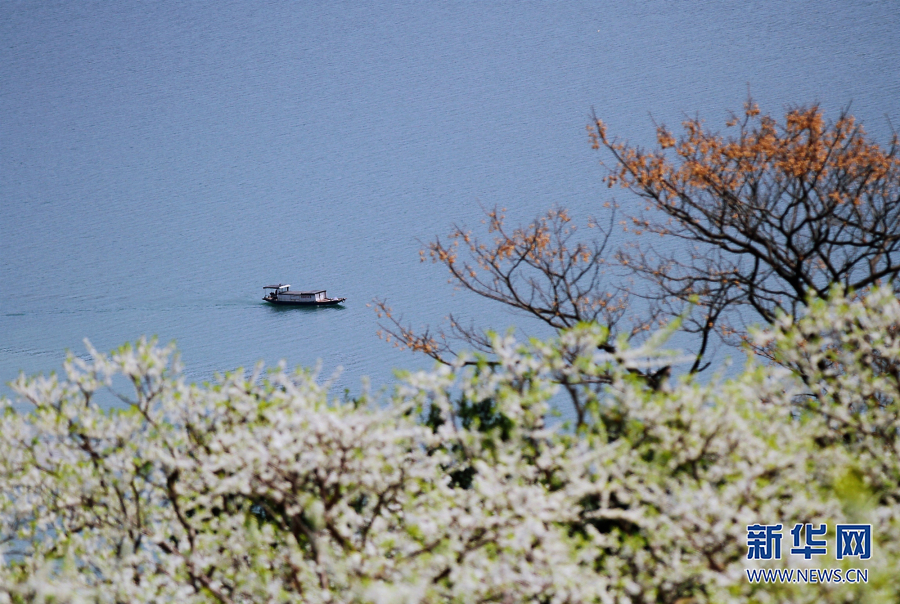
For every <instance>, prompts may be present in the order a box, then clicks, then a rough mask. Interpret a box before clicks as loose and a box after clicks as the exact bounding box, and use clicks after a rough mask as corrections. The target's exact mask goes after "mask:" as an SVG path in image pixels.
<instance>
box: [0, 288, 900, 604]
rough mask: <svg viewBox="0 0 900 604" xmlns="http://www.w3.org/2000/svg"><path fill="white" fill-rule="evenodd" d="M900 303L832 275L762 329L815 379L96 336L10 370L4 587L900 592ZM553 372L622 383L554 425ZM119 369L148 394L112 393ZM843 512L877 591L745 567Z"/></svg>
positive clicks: (537, 350)
mask: <svg viewBox="0 0 900 604" xmlns="http://www.w3.org/2000/svg"><path fill="white" fill-rule="evenodd" d="M898 321H900V303H898V301H897V300H896V298H895V297H894V296H893V294H892V293H891V292H890V291H888V290H878V291H876V292H874V293H872V294H870V295H868V296H864V297H859V298H856V299H848V298H845V297H843V296H840V295H836V296H835V299H834V300H832V301H831V302H829V303H825V302H822V301H815V302H814V303H813V304H811V306H810V307H809V314H808V316H806V317H804V318H800V319H798V320H796V321H795V320H792V319H790V318H789V317H784V318H781V319H780V320H779V321H778V322H777V323H776V325H775V326H774V327H773V328H772V329H770V330H769V331H766V332H762V333H759V334H757V335H756V336H754V337H755V343H756V344H757V345H758V346H760V347H765V348H766V349H767V350H770V351H771V354H772V355H775V356H777V357H778V358H779V359H780V360H781V361H782V362H783V363H784V365H785V366H794V367H796V368H798V369H799V371H797V372H796V373H795V372H792V371H789V370H788V369H786V368H784V367H782V366H774V367H768V368H766V367H762V366H749V367H748V368H747V369H746V370H745V371H744V372H743V373H742V374H741V375H740V376H739V377H737V378H734V379H731V380H714V381H713V383H710V384H705V385H704V384H701V383H698V382H696V381H694V380H692V379H691V378H689V377H686V378H683V379H681V380H680V381H678V382H677V383H667V384H663V385H662V386H661V387H660V388H657V389H653V388H649V387H648V386H647V384H646V382H645V381H644V380H642V379H640V378H639V377H637V376H636V374H635V373H634V371H632V370H637V371H647V370H649V368H651V367H653V366H657V365H659V364H662V363H665V364H668V363H672V362H673V359H672V357H671V356H670V355H666V354H663V353H661V352H658V351H657V350H656V348H655V344H654V343H653V342H650V343H648V344H645V345H643V346H641V347H637V348H628V347H627V346H625V345H621V346H617V350H616V351H615V352H614V353H610V352H606V351H604V350H602V348H598V345H599V344H601V343H602V342H604V341H606V338H607V337H608V334H607V331H606V330H605V329H602V328H600V327H598V326H597V325H596V324H579V325H576V326H573V327H572V328H570V329H567V330H563V331H561V332H560V334H559V336H558V337H557V338H556V339H553V340H550V341H536V340H535V341H531V342H529V343H519V342H516V341H515V340H514V339H513V338H512V337H511V336H507V337H496V336H495V337H493V338H492V350H491V359H492V361H491V362H488V359H487V357H486V356H483V355H475V356H473V357H471V358H466V357H461V358H460V359H458V360H457V361H456V363H455V364H454V365H452V366H440V367H438V368H437V369H436V370H434V371H431V372H420V373H415V374H409V375H407V376H406V377H405V381H404V385H403V386H401V387H400V388H399V389H398V390H397V391H396V392H395V393H394V394H393V395H391V397H390V399H389V400H383V401H377V400H372V399H370V398H369V397H368V396H363V397H362V398H360V399H359V400H356V401H343V402H342V401H340V400H330V399H329V398H328V395H327V391H326V389H325V387H323V386H322V385H320V384H318V383H317V381H316V379H315V376H314V375H312V374H311V373H309V372H306V371H297V372H293V373H289V372H287V371H285V370H284V368H283V367H279V368H277V369H275V370H274V371H271V372H269V373H268V374H265V375H263V374H262V373H261V370H260V369H259V368H258V369H257V370H256V371H255V372H254V373H252V374H250V375H246V374H244V373H243V372H238V373H233V374H229V375H225V376H223V377H221V378H219V379H217V381H216V382H215V383H213V384H211V385H203V386H197V385H192V384H188V383H186V382H185V381H184V379H183V377H182V376H181V374H180V369H179V365H178V361H177V358H176V357H174V356H173V350H172V348H171V347H169V348H159V347H157V346H155V345H154V344H153V343H152V342H149V343H148V342H145V341H141V342H138V343H137V344H136V345H134V346H126V347H124V348H121V349H119V350H117V351H114V352H113V353H112V354H110V355H103V354H100V353H98V352H96V351H94V350H91V351H90V352H91V357H92V359H91V360H90V361H83V360H80V359H77V358H70V359H69V361H68V362H67V364H66V375H65V376H64V377H55V376H51V377H49V378H45V377H37V378H31V379H26V378H24V377H21V378H19V379H18V380H17V381H16V382H15V383H14V388H15V390H16V391H17V392H18V394H19V396H20V397H21V398H22V400H23V401H25V402H27V403H29V404H30V405H31V406H32V407H31V410H30V412H28V413H20V412H17V411H16V410H15V408H14V406H13V404H12V403H11V402H9V401H7V402H5V403H4V404H5V410H4V414H3V418H2V427H0V440H2V442H0V447H2V450H3V451H4V456H3V459H2V460H0V527H2V528H0V531H2V536H3V543H4V550H3V560H4V564H3V566H2V570H0V594H2V595H0V600H4V601H15V602H32V601H33V602H58V603H62V602H75V601H83V602H95V601H96V602H145V601H178V602H183V603H185V604H187V603H190V602H288V601H296V602H467V603H468V602H482V601H496V602H604V603H606V602H610V603H611V602H632V603H638V602H641V603H643V602H668V603H672V604H675V603H679V604H685V603H688V602H745V601H758V602H862V601H870V602H876V601H889V600H896V599H897V598H898V597H900V583H898V581H897V579H896V573H895V569H896V567H897V565H898V563H900V518H898V510H900V507H898V505H897V504H898V498H900V461H898V460H900V456H898V451H897V450H896V447H897V438H896V437H897V430H898V428H900V424H898V421H900V417H898V404H900V383H898V378H897V374H896V372H894V373H891V372H890V371H883V370H881V369H877V368H875V369H873V365H872V363H871V359H872V358H874V356H877V357H878V358H880V359H882V360H883V361H886V362H885V363H882V364H881V365H878V366H877V367H887V368H890V367H895V366H896V365H892V364H891V362H896V361H898V360H900V341H898V339H897V336H896V331H892V330H891V329H890V328H891V327H892V326H894V325H896V324H897V323H898ZM469 360H471V361H472V363H471V364H466V362H467V361H469ZM888 361H890V362H888ZM838 367H839V368H840V370H838V369H837V368H838ZM798 373H799V374H801V375H803V376H805V379H806V382H805V383H804V382H803V381H800V380H799V379H798V378H796V377H795V376H796V375H797V374H798ZM561 375H564V376H568V379H569V380H570V381H571V382H577V381H579V380H586V381H588V380H592V379H594V378H595V377H596V376H599V375H604V376H609V377H610V381H609V383H608V386H607V387H606V389H605V390H603V391H602V392H600V391H597V392H600V394H598V396H596V397H594V398H590V399H588V398H586V399H584V401H585V408H584V409H583V416H584V421H582V422H581V423H580V424H579V425H578V427H577V429H576V428H574V427H569V428H567V427H566V426H565V425H549V424H548V422H547V419H546V418H547V416H548V412H549V410H550V407H551V402H552V399H553V396H554V394H555V393H556V392H557V391H558V390H559V388H560V386H559V376H561ZM121 376H125V378H127V380H128V382H130V384H131V386H132V388H133V391H134V392H133V394H131V395H130V396H128V397H126V396H124V395H123V396H122V397H121V398H122V404H121V406H120V408H118V409H116V410H113V411H104V410H102V409H101V408H100V406H98V404H97V402H96V398H97V393H99V392H100V391H103V390H106V389H112V390H114V391H118V387H117V385H118V384H119V380H121ZM843 521H851V522H866V523H872V524H873V528H874V531H873V534H874V536H875V539H876V544H875V549H874V555H873V558H872V560H870V561H867V562H862V563H859V565H860V566H865V567H867V568H869V569H870V574H869V583H868V584H867V585H861V586H854V585H842V586H835V585H822V584H816V585H800V586H789V585H780V584H776V585H756V584H751V583H749V582H748V581H747V579H746V577H745V575H744V571H745V569H747V568H752V567H754V566H756V565H758V563H757V562H756V561H753V560H747V548H746V527H747V525H749V524H755V523H783V524H785V525H788V526H790V525H791V524H793V523H795V522H817V523H819V522H827V523H829V526H832V527H833V526H834V523H836V522H843ZM829 560H830V562H829V561H828V560H822V559H814V560H812V561H810V562H808V563H805V564H811V565H823V566H828V565H829V564H830V565H832V566H834V565H835V562H834V560H832V559H831V556H829ZM781 563H782V564H785V565H792V564H793V565H796V564H797V562H794V561H792V560H791V559H785V560H783V561H782V562H781ZM838 564H839V563H838Z"/></svg>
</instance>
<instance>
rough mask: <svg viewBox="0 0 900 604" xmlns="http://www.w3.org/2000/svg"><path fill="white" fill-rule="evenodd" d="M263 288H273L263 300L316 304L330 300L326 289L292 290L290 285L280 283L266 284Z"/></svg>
mask: <svg viewBox="0 0 900 604" xmlns="http://www.w3.org/2000/svg"><path fill="white" fill-rule="evenodd" d="M263 290H271V291H269V293H268V294H267V295H266V297H265V298H263V300H268V301H270V302H276V301H277V302H283V303H300V304H303V303H308V304H316V303H321V302H325V301H327V300H328V298H327V296H326V295H325V290H324V289H320V290H312V291H301V292H292V291H291V286H290V285H284V284H281V283H279V284H278V285H266V286H265V287H263Z"/></svg>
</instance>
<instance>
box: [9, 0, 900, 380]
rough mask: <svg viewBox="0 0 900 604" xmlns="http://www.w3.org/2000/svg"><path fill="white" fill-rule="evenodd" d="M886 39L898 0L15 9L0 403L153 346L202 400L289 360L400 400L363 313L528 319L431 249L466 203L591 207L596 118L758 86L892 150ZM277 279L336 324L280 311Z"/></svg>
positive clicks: (520, 214) (764, 99)
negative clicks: (455, 284)
mask: <svg viewBox="0 0 900 604" xmlns="http://www.w3.org/2000/svg"><path fill="white" fill-rule="evenodd" d="M898 32H900V8H898V5H897V4H896V3H895V2H847V1H837V0H833V1H818V2H811V1H808V2H787V3H785V2H745V1H741V2H737V1H735V2H715V3H711V2H693V1H682V2H663V1H650V2H647V1H640V2H632V1H627V2H626V1H619V2H577V1H573V2H566V3H559V2H552V3H551V2H528V3H523V2H511V1H503V2H501V1H498V2H391V3H387V2H327V3H326V2H322V3H313V2H307V3H299V2H237V1H219V2H209V3H199V2H197V3H187V4H185V3H176V2H155V3H149V2H147V3H145V2H134V1H132V0H122V1H119V2H115V3H107V2H76V3H57V2H14V1H10V2H4V3H3V4H0V382H6V381H8V380H10V379H12V378H14V377H15V376H16V375H17V374H18V372H19V371H25V372H26V373H35V372H46V371H50V370H53V369H57V368H58V367H59V366H60V364H61V361H62V359H63V357H64V353H65V350H66V349H71V350H73V351H75V352H76V353H83V352H84V347H83V345H82V344H81V341H82V339H83V338H85V337H87V338H89V339H90V340H91V341H92V343H93V344H94V345H95V346H96V347H98V348H99V349H101V350H106V349H110V348H112V347H115V346H118V345H120V344H122V343H123V342H125V341H128V340H134V339H136V338H137V337H139V336H141V335H143V334H147V335H154V334H155V335H157V336H158V337H159V338H160V340H162V341H163V342H167V341H170V340H175V341H176V342H177V344H178V346H179V348H180V349H181V351H182V356H183V360H184V362H185V364H186V366H187V372H188V374H189V376H190V377H191V378H192V379H195V380H204V379H208V378H210V377H211V376H212V375H213V373H214V372H215V371H219V370H229V369H233V368H236V367H239V366H244V367H249V366H252V365H253V364H254V363H255V362H256V361H258V360H264V361H265V362H267V363H269V364H272V363H275V362H277V361H278V360H279V359H285V360H286V361H287V362H288V363H289V364H291V365H295V364H302V365H314V364H315V363H316V362H317V360H321V363H322V367H323V372H324V374H326V375H327V374H331V373H332V372H333V371H334V370H335V369H337V368H338V367H339V366H340V367H343V368H344V373H343V374H342V376H341V377H340V378H339V379H338V382H337V386H338V388H341V389H342V388H345V387H346V388H350V389H351V390H354V391H355V390H357V389H358V388H359V383H360V382H359V380H360V377H361V376H364V375H368V376H371V377H372V380H373V383H374V384H376V385H378V384H385V383H389V382H390V381H391V379H392V378H391V376H392V369H393V368H395V367H407V368H414V367H427V366H430V363H429V362H427V361H426V360H425V359H423V358H420V357H416V356H413V355H411V354H410V353H405V352H401V351H397V350H395V349H393V348H392V347H391V346H390V345H388V344H385V343H384V342H383V341H381V340H379V339H378V337H377V336H376V330H377V319H376V317H375V315H374V313H373V312H372V310H371V309H370V308H367V307H366V303H368V302H369V301H371V299H372V298H373V297H386V298H388V299H389V300H390V302H391V304H392V305H393V306H394V307H395V308H396V309H399V310H401V311H403V313H404V314H405V315H406V316H407V317H408V318H409V319H410V320H411V321H412V322H413V323H415V324H425V323H437V322H439V321H441V320H442V319H443V317H445V316H446V315H447V314H448V313H449V312H457V313H460V314H462V315H463V316H468V317H476V318H477V319H478V320H479V321H481V322H482V323H483V324H488V325H493V326H495V327H500V328H503V327H505V326H507V325H510V324H520V325H521V324H524V319H522V318H521V317H516V316H513V315H510V314H507V313H506V312H505V311H503V310H502V309H496V308H493V307H491V306H489V305H485V304H484V303H482V302H481V301H480V300H478V299H474V298H472V297H471V296H468V295H464V294H462V293H455V292H454V291H453V289H452V288H451V287H450V286H448V285H447V284H446V275H445V274H444V273H443V272H442V270H441V269H440V268H439V267H435V266H432V265H427V264H420V263H419V261H418V250H419V249H420V247H421V243H420V241H425V240H428V239H430V238H431V237H433V236H434V235H436V234H440V233H445V232H446V231H447V230H448V228H449V227H450V225H451V224H452V223H454V222H462V223H466V224H471V225H474V226H477V225H478V221H479V220H480V212H481V210H480V207H481V206H482V205H484V206H492V205H495V204H497V205H499V206H503V207H507V208H509V215H510V217H511V219H513V220H514V221H517V222H519V221H525V220H528V219H530V218H532V217H533V216H534V215H535V214H537V213H538V212H540V211H542V210H544V209H546V208H548V207H550V206H552V205H554V204H560V205H564V206H567V207H570V208H572V209H573V211H574V213H575V215H576V216H577V217H580V218H585V217H587V216H588V215H589V214H599V213H600V212H602V209H601V207H600V205H601V203H602V202H603V201H604V200H606V199H608V198H609V195H610V192H609V191H607V190H606V189H605V188H604V187H602V186H601V184H600V177H601V176H602V173H601V170H600V168H599V166H598V164H597V160H598V156H597V155H596V154H595V152H592V151H591V149H590V147H589V144H588V142H587V138H586V135H585V132H584V126H585V124H586V123H587V116H588V114H589V113H590V111H591V108H592V107H593V108H594V109H595V110H596V111H597V113H598V115H599V116H601V117H603V118H604V120H605V121H606V122H607V123H608V124H609V127H610V132H611V133H617V134H619V135H621V136H624V137H627V138H629V139H631V140H633V141H636V142H643V143H650V142H652V136H653V133H654V126H653V120H656V121H657V122H665V123H668V124H672V125H675V124H677V123H678V122H679V121H680V120H681V119H682V118H683V117H684V116H685V115H694V114H695V113H699V114H700V115H701V116H703V117H705V118H706V119H707V120H708V122H709V123H711V124H713V125H716V126H718V125H721V124H722V123H723V122H724V120H725V118H726V111H727V110H729V109H740V107H741V104H742V103H743V101H744V99H745V98H746V95H747V91H748V87H749V90H750V91H751V92H752V94H753V96H754V97H755V98H756V99H757V100H758V101H759V102H760V104H761V105H762V108H763V109H764V110H766V111H770V112H774V113H779V112H781V111H782V110H783V109H784V108H785V107H787V106H790V105H794V104H801V103H810V102H813V101H818V102H820V103H822V105H823V106H824V107H825V108H826V110H827V111H828V112H829V113H830V114H831V115H834V113H835V112H836V111H837V110H839V109H840V108H841V107H843V106H846V105H847V104H848V103H851V102H852V111H853V113H855V114H856V115H857V116H858V117H859V118H861V119H862V120H864V122H865V123H866V125H867V129H868V130H869V132H871V133H873V134H874V135H875V136H876V137H877V138H879V140H881V141H882V142H885V141H887V138H888V136H889V132H890V129H889V126H888V119H887V118H891V119H892V120H893V123H894V124H895V125H896V124H900V103H898V99H900V69H898V67H897V66H898V65H900V35H898ZM617 195H619V196H620V197H622V194H621V193H617ZM620 201H625V200H624V199H620ZM270 282H287V283H291V284H292V285H293V286H294V289H300V288H309V287H316V288H326V289H327V290H328V292H329V295H339V296H345V297H346V298H347V303H346V306H345V307H344V308H329V309H318V310H304V309H292V310H283V309H276V308H270V307H268V306H266V305H265V304H264V303H263V302H262V301H261V300H260V298H261V297H262V294H263V292H262V289H261V287H262V286H263V285H265V284H268V283H270ZM2 392H8V391H7V390H5V389H4V390H3V391H2Z"/></svg>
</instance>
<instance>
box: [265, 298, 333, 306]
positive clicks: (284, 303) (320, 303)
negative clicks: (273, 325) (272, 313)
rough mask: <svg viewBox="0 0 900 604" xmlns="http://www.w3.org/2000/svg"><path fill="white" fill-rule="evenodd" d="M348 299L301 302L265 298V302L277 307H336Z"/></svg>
mask: <svg viewBox="0 0 900 604" xmlns="http://www.w3.org/2000/svg"><path fill="white" fill-rule="evenodd" d="M346 299H347V298H327V299H325V300H309V301H302V302H301V301H300V300H297V301H294V300H272V299H271V298H263V301H265V302H268V303H269V304H274V305H276V306H334V305H336V304H341V303H342V302H343V301H344V300H346Z"/></svg>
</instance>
